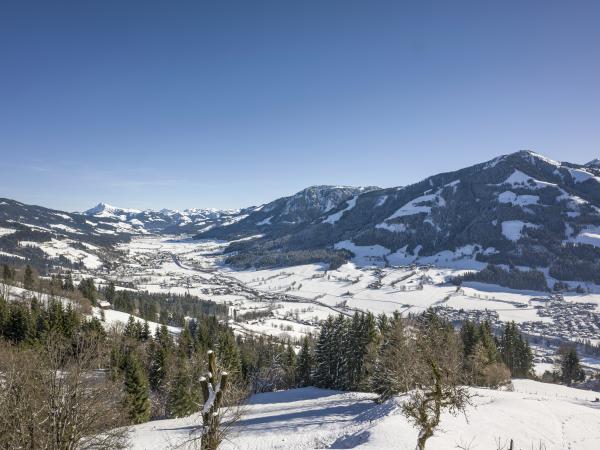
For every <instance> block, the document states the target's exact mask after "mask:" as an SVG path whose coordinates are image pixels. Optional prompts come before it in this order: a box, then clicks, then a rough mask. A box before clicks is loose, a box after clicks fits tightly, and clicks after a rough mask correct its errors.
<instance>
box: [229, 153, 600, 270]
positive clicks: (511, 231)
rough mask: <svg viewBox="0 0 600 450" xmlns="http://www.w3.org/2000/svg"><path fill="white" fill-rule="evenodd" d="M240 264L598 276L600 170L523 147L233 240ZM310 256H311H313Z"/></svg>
mask: <svg viewBox="0 0 600 450" xmlns="http://www.w3.org/2000/svg"><path fill="white" fill-rule="evenodd" d="M229 250H230V251H236V252H238V253H237V254H235V255H232V256H231V257H230V258H229V260H228V261H229V262H230V263H233V264H235V265H240V266H245V267H248V266H252V265H256V266H263V265H276V264H294V263H304V262H313V261H316V260H317V258H318V257H323V254H324V252H325V253H326V257H327V258H329V261H334V262H339V259H340V258H347V256H348V251H350V252H352V253H353V254H355V255H356V254H369V253H371V254H373V255H375V256H377V257H379V259H380V260H382V262H384V263H385V262H386V261H387V262H389V263H392V264H399V263H410V262H412V261H415V260H416V259H417V258H421V259H424V258H427V262H430V263H437V262H442V261H444V260H445V261H446V262H447V261H449V260H454V259H460V258H461V257H468V258H476V259H477V260H479V261H482V262H492V263H502V264H508V265H511V264H514V265H522V266H529V267H542V268H549V269H550V273H551V274H552V275H553V276H555V277H556V278H558V279H569V280H597V281H598V282H600V275H598V274H600V265H598V263H597V261H598V260H599V259H600V169H598V168H596V167H590V166H581V165H576V164H571V163H559V162H556V161H553V160H550V159H548V158H545V157H543V156H541V155H539V154H536V153H533V152H529V151H521V152H517V153H513V154H510V155H504V156H501V157H498V158H495V159H494V160H492V161H488V162H485V163H481V164H477V165H474V166H471V167H467V168H465V169H461V170H458V171H454V172H447V173H441V174H438V175H434V176H431V177H429V178H426V179H425V180H423V181H421V182H418V183H415V184H413V185H410V186H406V187H403V188H391V189H378V190H371V191H368V192H364V193H361V194H359V195H357V196H356V198H354V199H352V202H344V203H343V204H340V205H339V206H338V207H337V208H334V209H333V210H331V211H329V212H328V213H327V214H323V215H321V216H320V217H318V218H316V219H314V220H312V221H311V222H310V223H307V224H305V225H304V226H303V227H302V228H300V229H296V230H294V233H288V234H285V235H278V236H265V237H263V238H262V239H258V240H253V241H248V242H243V243H236V244H233V245H232V246H230V249H229ZM313 253H315V254H314V255H313Z"/></svg>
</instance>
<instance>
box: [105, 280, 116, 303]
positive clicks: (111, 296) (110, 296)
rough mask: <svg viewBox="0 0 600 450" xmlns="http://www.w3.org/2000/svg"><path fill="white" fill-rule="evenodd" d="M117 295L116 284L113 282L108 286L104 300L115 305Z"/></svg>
mask: <svg viewBox="0 0 600 450" xmlns="http://www.w3.org/2000/svg"><path fill="white" fill-rule="evenodd" d="M115 294H116V290H115V283H113V282H112V281H111V282H109V283H108V286H106V289H105V290H104V298H105V299H106V300H107V301H108V302H110V303H113V302H114V301H115Z"/></svg>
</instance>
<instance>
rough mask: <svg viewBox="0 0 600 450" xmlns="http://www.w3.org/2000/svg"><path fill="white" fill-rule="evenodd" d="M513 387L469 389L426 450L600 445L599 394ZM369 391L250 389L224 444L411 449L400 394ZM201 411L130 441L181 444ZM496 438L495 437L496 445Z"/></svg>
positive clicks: (154, 446) (521, 383)
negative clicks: (381, 397)
mask: <svg viewBox="0 0 600 450" xmlns="http://www.w3.org/2000/svg"><path fill="white" fill-rule="evenodd" d="M513 385H514V391H512V392H509V391H493V390H488V389H472V391H473V394H475V396H474V398H473V406H472V407H470V408H469V409H468V411H467V414H466V416H465V415H459V416H456V417H453V416H450V415H448V414H444V416H443V418H442V422H441V427H440V429H439V430H438V431H437V432H436V434H435V436H434V437H433V438H431V439H430V440H429V441H428V444H427V448H428V449H430V450H442V449H455V448H464V449H467V448H468V449H497V448H507V444H508V441H509V440H510V439H514V443H515V447H514V448H515V449H522V450H525V449H527V450H530V449H535V450H539V449H544V450H564V449H569V450H595V449H598V448H600V402H598V401H597V400H598V397H599V396H600V394H598V393H595V392H591V391H584V390H580V389H573V388H568V387H565V386H558V385H550V384H542V383H539V382H535V381H530V380H513ZM372 399H373V395H372V394H365V393H356V392H338V391H330V390H323V389H317V388H303V389H294V390H289V391H282V392H273V393H266V394H257V395H254V396H253V397H252V398H251V399H250V402H249V404H248V405H247V406H246V407H245V411H244V415H243V417H242V419H241V420H240V421H239V422H238V423H237V424H236V425H235V426H234V427H233V429H232V431H231V434H230V436H229V438H228V440H227V441H226V442H224V443H223V445H222V448H223V449H256V450H258V449H290V450H291V449H294V450H296V449H298V450H300V449H318V448H338V449H341V448H361V449H362V448H364V449H382V450H383V449H396V450H398V449H401V450H403V449H414V447H415V443H416V438H417V430H416V429H415V428H413V427H412V425H411V424H410V423H408V421H407V420H406V418H404V416H403V415H402V414H401V410H400V405H401V403H402V401H403V397H398V398H396V399H395V400H392V401H388V402H386V403H384V404H381V405H378V404H376V403H374V402H373V400H372ZM198 423H200V418H199V417H198V416H197V415H196V416H190V417H187V418H182V419H170V420H162V421H155V422H148V423H145V424H142V425H138V426H136V427H133V431H132V434H131V448H132V449H135V450H158V449H166V448H169V447H171V446H176V445H180V444H181V443H182V442H183V441H185V439H186V438H187V437H188V436H189V433H190V431H192V430H193V429H194V427H195V426H196V425H197V424H198ZM498 444H499V445H498Z"/></svg>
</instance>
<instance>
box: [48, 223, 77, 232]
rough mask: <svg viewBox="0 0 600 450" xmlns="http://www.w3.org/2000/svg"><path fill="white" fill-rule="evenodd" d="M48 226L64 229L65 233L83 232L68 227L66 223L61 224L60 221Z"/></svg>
mask: <svg viewBox="0 0 600 450" xmlns="http://www.w3.org/2000/svg"><path fill="white" fill-rule="evenodd" d="M50 228H53V229H57V230H62V231H66V232H67V233H74V234H83V233H82V232H81V231H79V230H76V229H75V228H72V227H69V226H67V225H63V224H61V223H57V224H51V225H50Z"/></svg>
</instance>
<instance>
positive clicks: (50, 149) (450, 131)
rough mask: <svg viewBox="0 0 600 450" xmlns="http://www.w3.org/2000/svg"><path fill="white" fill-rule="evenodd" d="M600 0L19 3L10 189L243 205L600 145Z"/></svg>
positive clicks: (9, 10)
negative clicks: (522, 153)
mask: <svg viewBox="0 0 600 450" xmlns="http://www.w3.org/2000/svg"><path fill="white" fill-rule="evenodd" d="M599 24H600V2H599V1H572V2H566V1H485V0H481V1H469V2H464V1H446V0H444V1H438V2H429V1H414V2H413V1H410V2H409V1H406V2H402V1H399V0H398V1H390V2H383V1H361V2H354V1H326V0H325V1H323V0H321V1H284V0H277V1H272V2H261V1H246V0H244V1H239V2H232V1H210V2H209V1H199V0H198V1H190V2H183V1H164V2H153V1H138V2H135V1H109V0H97V1H71V2H63V1H40V2H37V3H36V2H31V1H26V0H19V1H8V0H7V1H2V2H1V4H0V58H1V59H0V152H1V160H0V161H1V166H0V167H2V170H1V171H0V188H1V189H0V196H5V197H11V198H15V199H18V200H21V201H24V202H28V203H36V204H42V205H45V206H51V207H56V208H61V209H66V210H81V209H85V208H87V207H91V206H93V204H95V203H97V202H98V201H106V202H109V203H114V204H117V205H119V206H125V207H138V208H162V207H170V208H185V207H241V206H247V205H252V204H259V203H262V202H265V201H268V200H271V199H273V198H276V197H279V196H282V195H289V194H291V193H293V192H295V191H298V190H300V189H302V188H304V187H306V186H308V185H312V184H348V185H379V186H383V187H388V186H397V185H403V184H407V183H410V182H414V181H417V180H419V179H421V178H423V177H425V176H428V175H430V174H434V173H437V172H440V171H447V170H452V169H457V168H460V167H463V166H466V165H470V164H473V163H477V162H481V161H484V160H487V159H490V158H492V157H494V156H497V155H499V154H504V153H510V152H513V151H517V150H519V149H533V150H535V151H538V152H540V153H543V154H545V155H547V156H550V157H552V158H554V159H559V160H569V161H572V162H586V161H587V160H589V159H592V158H594V157H596V156H598V155H599V154H600V50H599V48H598V45H599V44H600V25H599Z"/></svg>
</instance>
